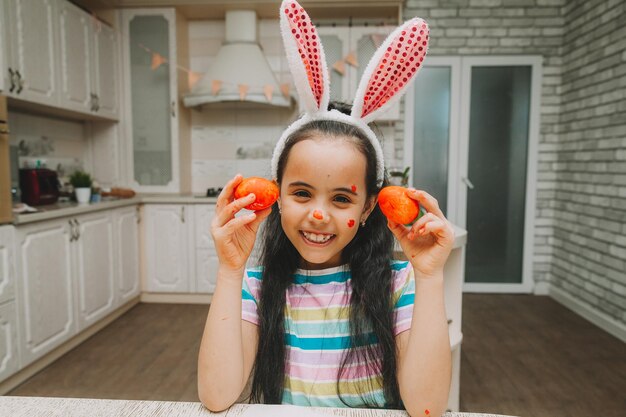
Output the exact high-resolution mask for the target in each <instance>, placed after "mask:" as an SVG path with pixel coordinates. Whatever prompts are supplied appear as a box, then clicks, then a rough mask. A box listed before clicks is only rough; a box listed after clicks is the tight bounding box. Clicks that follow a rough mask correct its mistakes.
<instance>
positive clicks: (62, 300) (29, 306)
mask: <svg viewBox="0 0 626 417" xmlns="http://www.w3.org/2000/svg"><path fill="white" fill-rule="evenodd" d="M70 230H71V227H70V226H69V225H68V220H67V219H64V220H53V221H49V222H40V223H33V224H32V225H25V226H20V227H18V228H16V257H17V274H18V276H19V277H20V278H19V280H18V281H17V282H18V286H17V290H18V299H19V301H20V302H19V312H18V314H19V318H20V320H19V321H20V360H21V366H25V365H27V364H29V363H31V362H32V361H34V360H35V359H37V358H39V357H41V356H42V355H44V354H45V353H47V352H49V351H50V350H52V349H53V348H55V347H56V346H58V345H60V344H61V343H62V342H64V341H65V340H67V339H69V338H70V337H71V336H73V335H74V334H75V333H76V318H75V315H74V305H73V301H72V300H73V286H72V278H73V267H72V255H71V249H72V248H71V244H70V235H71V233H70Z"/></svg>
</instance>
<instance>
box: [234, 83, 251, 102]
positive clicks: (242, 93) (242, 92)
mask: <svg viewBox="0 0 626 417" xmlns="http://www.w3.org/2000/svg"><path fill="white" fill-rule="evenodd" d="M237 87H238V88H239V99H240V100H241V101H244V100H245V99H246V95H247V94H248V89H249V88H250V86H249V85H248V84H237Z"/></svg>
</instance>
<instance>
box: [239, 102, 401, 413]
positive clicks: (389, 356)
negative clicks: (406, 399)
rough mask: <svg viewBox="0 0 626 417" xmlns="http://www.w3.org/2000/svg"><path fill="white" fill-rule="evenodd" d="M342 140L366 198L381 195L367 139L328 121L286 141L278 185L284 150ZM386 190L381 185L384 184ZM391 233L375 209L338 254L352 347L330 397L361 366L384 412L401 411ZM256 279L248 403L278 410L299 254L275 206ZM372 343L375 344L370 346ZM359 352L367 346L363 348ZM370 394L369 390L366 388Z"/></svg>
mask: <svg viewBox="0 0 626 417" xmlns="http://www.w3.org/2000/svg"><path fill="white" fill-rule="evenodd" d="M331 109H337V110H339V111H341V112H342V113H346V114H349V112H350V107H349V106H348V105H344V104H341V103H332V102H331V104H330V105H329V110H331ZM320 133H321V134H323V135H324V136H326V137H331V138H338V140H348V141H350V143H353V144H354V145H355V146H356V147H357V149H358V150H359V151H360V152H361V153H362V154H363V155H365V157H366V160H367V168H366V188H367V196H368V197H371V196H374V195H376V194H378V192H379V191H380V189H379V188H378V187H377V185H376V182H377V181H376V153H375V151H374V148H373V147H372V145H371V143H370V142H369V140H368V139H367V137H366V136H365V135H364V134H363V132H361V131H360V130H359V129H358V128H357V127H355V126H352V125H350V124H346V123H342V122H338V121H333V120H316V121H312V122H311V123H308V124H306V125H304V126H302V127H301V128H300V129H298V130H297V131H295V132H294V133H293V134H292V135H291V136H290V137H289V138H288V139H287V141H286V146H285V148H284V150H283V153H282V154H281V155H280V158H279V161H278V173H277V174H278V175H277V177H278V182H279V183H280V181H281V180H282V176H283V173H284V171H285V166H286V165H287V159H288V158H289V152H290V151H291V148H292V147H293V146H294V145H295V144H296V143H298V142H300V141H303V140H306V139H312V138H315V137H316V135H317V134H320ZM383 185H386V180H385V181H384V184H383ZM392 247H393V235H392V234H391V232H390V231H389V229H388V228H387V220H386V218H385V217H384V215H383V214H382V212H381V211H380V208H379V207H378V205H376V206H375V208H374V210H373V211H372V212H371V214H370V216H369V218H368V219H367V223H366V226H365V227H360V228H359V229H358V231H357V234H356V236H355V237H354V239H352V241H351V242H350V243H349V244H348V245H347V246H346V247H345V248H344V250H343V254H342V261H343V262H344V263H347V264H348V265H349V267H350V270H351V272H352V296H351V299H350V320H349V323H350V335H351V346H350V348H349V349H348V350H347V351H346V354H345V355H344V357H343V360H342V364H341V367H340V369H339V372H338V375H337V392H338V393H339V397H340V398H341V401H342V402H343V403H344V404H346V405H347V406H349V404H348V403H347V402H346V401H345V400H344V399H343V398H342V396H341V392H340V390H339V381H340V380H341V377H342V376H343V377H346V376H349V373H348V372H349V368H348V366H349V365H350V364H353V363H357V362H360V363H364V364H366V365H367V366H368V368H369V369H370V373H373V372H380V373H381V374H382V379H383V389H384V394H385V401H386V404H384V406H385V407H386V408H401V402H400V392H399V388H398V382H397V378H396V343H395V338H394V335H393V330H392V329H393V324H394V321H393V305H392V304H393V303H392V285H391V277H392V274H391V264H390V259H391V256H392ZM260 259H261V265H262V266H263V277H262V283H261V290H260V299H259V300H258V301H259V302H258V314H259V346H258V350H257V353H256V360H255V365H254V376H253V379H252V392H251V400H252V401H253V402H262V403H266V404H280V403H281V400H282V394H283V388H284V376H285V327H284V309H285V302H286V300H285V293H286V290H287V288H288V287H289V285H290V284H291V283H292V279H293V274H294V273H295V272H296V269H297V268H298V267H299V263H300V255H299V254H298V252H297V250H296V248H295V247H294V246H293V245H292V243H291V241H290V240H289V239H288V238H287V235H286V234H285V232H284V231H283V229H282V226H281V220H280V215H279V212H278V205H277V204H274V206H273V207H272V212H271V214H270V215H269V217H268V219H267V221H266V224H265V227H264V230H263V248H262V251H261V258H260ZM372 338H373V339H374V340H376V341H377V342H378V343H377V344H374V345H372V344H369V343H370V341H371V340H372ZM363 346H366V347H365V348H363ZM368 388H369V387H368ZM361 397H362V400H363V402H364V404H365V405H366V406H369V407H380V404H377V403H376V401H375V399H374V398H371V397H366V396H365V395H364V394H361Z"/></svg>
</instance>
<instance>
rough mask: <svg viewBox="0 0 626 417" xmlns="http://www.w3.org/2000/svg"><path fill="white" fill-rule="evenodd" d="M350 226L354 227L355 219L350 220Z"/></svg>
mask: <svg viewBox="0 0 626 417" xmlns="http://www.w3.org/2000/svg"><path fill="white" fill-rule="evenodd" d="M348 227H354V219H350V220H348Z"/></svg>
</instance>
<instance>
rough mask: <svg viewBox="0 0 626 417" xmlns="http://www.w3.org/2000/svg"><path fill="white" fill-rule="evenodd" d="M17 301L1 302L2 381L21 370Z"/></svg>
mask: <svg viewBox="0 0 626 417" xmlns="http://www.w3.org/2000/svg"><path fill="white" fill-rule="evenodd" d="M17 346H18V340H17V315H16V313H15V301H8V302H6V303H4V304H0V381H2V380H3V379H5V378H8V377H9V376H11V375H13V374H14V373H15V372H17V371H18V370H19V366H20V361H19V356H18V349H17Z"/></svg>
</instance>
